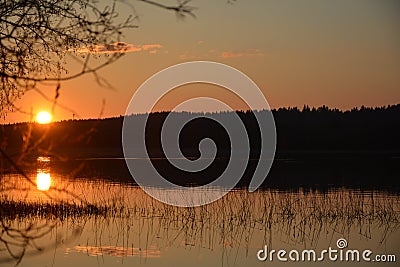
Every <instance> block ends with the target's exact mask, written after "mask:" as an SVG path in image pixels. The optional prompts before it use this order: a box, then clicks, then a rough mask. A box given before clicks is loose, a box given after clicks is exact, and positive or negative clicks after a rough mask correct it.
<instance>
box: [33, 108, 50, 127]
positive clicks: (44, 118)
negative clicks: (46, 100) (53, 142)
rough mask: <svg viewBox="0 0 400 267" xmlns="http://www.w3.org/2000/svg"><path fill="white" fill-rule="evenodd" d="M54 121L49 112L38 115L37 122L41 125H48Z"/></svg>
mask: <svg viewBox="0 0 400 267" xmlns="http://www.w3.org/2000/svg"><path fill="white" fill-rule="evenodd" d="M51 119H52V116H51V114H50V113H49V112H47V111H41V112H39V113H38V114H37V115H36V121H37V122H38V123H39V124H47V123H50V122H51Z"/></svg>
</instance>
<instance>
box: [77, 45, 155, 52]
mask: <svg viewBox="0 0 400 267" xmlns="http://www.w3.org/2000/svg"><path fill="white" fill-rule="evenodd" d="M162 47H163V46H162V45H161V44H145V45H134V44H128V43H125V42H115V43H112V44H92V45H89V46H86V47H81V48H78V49H75V50H74V51H75V52H77V53H87V54H115V53H132V52H142V51H147V50H151V51H156V49H161V48H162ZM152 53H153V54H154V52H152Z"/></svg>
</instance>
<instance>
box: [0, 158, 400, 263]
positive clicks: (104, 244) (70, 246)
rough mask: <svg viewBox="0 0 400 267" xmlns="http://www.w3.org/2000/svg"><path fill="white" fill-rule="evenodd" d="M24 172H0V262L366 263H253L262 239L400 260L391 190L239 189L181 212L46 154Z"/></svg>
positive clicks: (398, 205) (397, 204)
mask: <svg viewBox="0 0 400 267" xmlns="http://www.w3.org/2000/svg"><path fill="white" fill-rule="evenodd" d="M26 173H27V177H24V176H22V175H21V174H3V175H1V183H0V199H1V205H2V206H1V209H0V211H1V213H0V215H1V226H0V232H1V233H0V264H1V266H14V265H16V264H19V266H74V265H75V266H88V267H89V266H140V265H142V266H266V265H270V266H272V264H273V266H287V265H290V266H296V265H304V266H305V265H307V266H308V265H313V266H319V265H321V264H324V265H325V264H326V265H329V266H341V265H353V266H356V265H357V266H365V264H366V263H365V262H359V263H355V262H352V263H348V262H347V263H346V262H339V261H336V262H330V261H328V259H325V260H324V261H323V263H321V262H315V263H308V262H279V261H277V259H276V258H274V261H273V263H271V262H269V261H266V262H261V261H259V260H258V259H257V252H258V251H259V250H260V249H262V248H263V247H264V246H265V245H267V246H268V248H269V249H275V250H280V249H284V250H286V251H288V252H289V251H290V250H299V251H302V250H304V249H314V250H315V251H317V254H319V252H320V251H322V250H324V249H328V247H332V248H333V249H337V244H336V242H337V240H338V239H339V238H344V239H346V241H347V244H348V246H347V248H346V249H357V250H360V251H363V250H365V249H369V250H371V251H372V252H373V255H376V254H385V255H389V254H390V255H396V260H397V262H394V263H378V262H370V263H368V266H398V262H399V261H400V201H399V200H400V196H399V194H396V193H393V192H392V193H388V192H386V191H371V190H369V191H361V190H355V189H344V188H341V189H332V190H328V191H324V192H319V191H317V190H314V191H309V190H304V189H299V190H295V191H290V192H289V191H279V190H272V189H269V190H259V191H257V192H254V193H249V192H248V191H246V190H245V189H238V190H235V191H232V192H231V193H229V194H228V195H226V196H225V197H223V198H222V199H220V200H218V201H217V202H214V203H212V204H209V205H206V206H202V207H196V208H180V207H173V206H168V205H165V204H163V203H160V202H158V201H156V200H154V199H152V198H151V197H149V196H147V195H146V194H145V193H144V192H143V191H142V190H141V189H140V188H138V187H136V186H134V185H133V184H129V183H122V182H120V183H116V182H111V181H110V180H109V179H102V178H101V175H99V176H93V177H89V178H88V177H85V178H82V177H81V178H79V177H76V174H74V173H69V174H65V173H62V174H61V173H58V172H57V171H54V170H52V168H51V160H50V158H46V157H40V158H38V161H37V163H36V164H35V166H32V167H31V168H30V169H28V171H27V172H26ZM72 177H74V178H72ZM27 178H29V179H27ZM215 190H218V189H215ZM168 193H169V194H173V192H168ZM177 197H179V196H177Z"/></svg>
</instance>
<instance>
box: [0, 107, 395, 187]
mask: <svg viewBox="0 0 400 267" xmlns="http://www.w3.org/2000/svg"><path fill="white" fill-rule="evenodd" d="M256 112H266V111H253V112H251V111H237V112H236V113H237V114H238V115H239V117H240V118H241V120H242V121H243V123H244V125H245V127H246V130H247V132H248V136H249V140H250V156H251V159H250V161H249V162H248V165H247V168H246V171H245V173H244V175H243V176H242V179H241V180H240V182H239V184H238V185H239V186H246V185H248V182H249V181H250V180H251V178H252V175H253V173H254V170H255V168H256V166H257V164H258V155H259V153H260V146H259V144H260V132H259V129H258V126H257V121H256V119H255V115H254V114H255V113H256ZM272 112H273V115H274V118H275V124H276V131H277V149H276V154H275V159H274V163H273V165H272V168H271V171H270V173H269V175H268V177H269V178H267V179H266V180H265V182H264V184H263V186H266V187H277V188H281V189H282V188H298V187H299V186H301V187H305V188H309V187H314V186H318V187H322V188H331V187H340V186H351V187H357V188H360V187H362V188H386V189H387V188H389V189H390V190H395V191H396V190H398V188H400V180H399V179H398V166H399V161H400V140H399V136H400V104H397V105H391V106H386V107H378V108H367V107H361V108H358V109H357V108H354V109H352V110H349V111H340V110H338V109H330V108H328V107H326V106H322V107H319V108H310V107H308V106H304V107H303V108H302V109H299V108H295V107H294V108H279V109H276V110H272ZM168 115H171V116H177V117H178V118H179V117H180V118H182V119H185V120H187V119H188V118H189V119H190V118H191V117H195V116H196V115H198V113H190V112H179V113H171V114H170V113H169V112H157V113H151V114H150V115H149V117H148V120H147V128H146V145H147V151H148V153H149V156H150V158H151V160H152V163H153V165H154V166H155V167H156V169H157V171H158V172H159V173H160V174H162V175H163V177H164V178H166V179H168V180H169V181H171V182H173V183H175V184H181V185H202V184H206V183H209V182H211V181H213V180H214V179H216V178H217V177H219V175H221V174H222V172H223V171H224V169H225V168H226V166H227V164H228V163H229V156H230V140H229V135H228V134H227V132H226V131H225V130H224V128H223V127H221V126H220V125H218V123H216V122H215V121H213V120H210V119H205V118H197V119H193V120H192V121H190V122H189V123H187V124H186V125H185V126H184V127H183V129H182V131H181V132H180V136H179V143H180V149H181V151H182V153H183V155H184V156H185V157H187V158H189V159H197V158H198V157H200V151H199V148H198V147H199V143H200V141H201V140H203V139H204V138H210V139H212V140H213V141H214V143H215V144H216V147H217V154H216V158H215V159H214V161H213V162H212V164H210V165H209V166H208V167H207V168H206V169H205V170H203V171H200V172H194V173H191V172H185V171H182V170H179V169H177V168H175V167H174V166H173V165H172V164H170V163H169V161H168V160H163V158H164V157H165V155H164V153H163V149H162V146H161V128H162V126H163V122H164V120H165V119H166V118H167V116H168ZM208 115H210V117H211V118H213V117H215V118H216V117H218V116H222V117H223V118H224V120H225V121H228V122H229V120H230V118H233V117H234V115H235V114H234V113H233V112H217V113H210V114H208ZM125 119H127V120H133V123H134V122H135V120H136V121H138V122H139V121H140V120H144V119H146V116H145V115H144V114H137V115H129V116H127V117H125ZM123 121H124V117H123V116H120V117H114V118H107V119H88V120H67V121H61V122H54V123H51V124H48V125H40V124H37V123H17V124H8V125H2V126H1V127H0V138H1V142H0V143H1V145H2V151H4V152H5V153H7V155H9V156H10V157H11V158H13V159H15V160H16V162H17V164H20V165H24V164H25V163H27V162H30V161H31V162H32V164H35V161H36V158H37V157H39V156H50V157H52V170H54V171H56V172H58V173H64V174H65V175H69V176H70V175H71V174H73V175H74V176H76V177H88V178H90V177H93V176H96V177H101V178H102V179H111V180H113V181H121V182H128V183H131V182H133V180H132V177H131V175H130V173H129V171H128V169H127V167H126V164H125V162H124V161H123V160H110V158H116V159H118V158H119V159H122V158H123V157H124V154H123V150H122V137H121V136H122V126H123ZM132 138H140V133H132ZM167 145H168V144H167ZM21 155H23V156H21ZM130 156H132V157H133V158H135V157H137V158H142V157H147V155H139V154H138V155H130ZM93 158H96V159H97V160H87V159H93ZM82 160H83V162H84V164H81V163H82ZM4 166H5V165H4ZM5 167H6V166H5ZM28 168H29V167H28ZM5 169H7V168H5ZM11 169H12V168H11ZM11 171H12V170H11ZM6 172H7V171H6Z"/></svg>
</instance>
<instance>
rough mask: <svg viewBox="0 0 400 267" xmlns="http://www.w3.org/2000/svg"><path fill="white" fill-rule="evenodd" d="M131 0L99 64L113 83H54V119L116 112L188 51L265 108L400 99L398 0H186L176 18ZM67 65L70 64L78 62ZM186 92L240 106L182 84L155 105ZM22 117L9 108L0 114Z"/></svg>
mask: <svg viewBox="0 0 400 267" xmlns="http://www.w3.org/2000/svg"><path fill="white" fill-rule="evenodd" d="M165 2H167V3H168V1H165ZM169 2H171V3H172V4H173V3H175V2H174V1H169ZM134 5H135V9H136V10H137V12H138V14H139V17H140V20H139V21H137V24H138V25H139V28H138V29H131V30H127V31H126V32H125V37H124V39H123V40H122V41H123V42H125V43H126V48H127V51H129V52H128V53H126V55H125V56H124V57H123V58H122V59H120V60H119V61H117V62H116V63H114V64H113V65H111V66H108V67H106V68H105V69H103V70H101V71H100V74H101V76H102V77H103V78H105V79H107V81H108V82H109V83H111V84H112V85H113V87H114V89H110V88H102V87H100V86H99V85H98V84H97V83H96V81H95V80H94V78H93V77H92V76H90V75H88V76H84V77H81V78H78V79H75V80H72V81H68V82H65V83H63V84H62V85H61V91H60V93H61V94H60V98H59V103H61V104H62V105H63V106H66V107H68V110H65V109H62V108H60V107H57V108H56V109H55V111H54V119H55V120H61V119H71V118H72V117H73V114H75V117H79V118H97V117H99V116H102V117H110V116H119V115H121V114H124V113H125V109H126V107H127V105H128V103H129V100H130V98H131V97H132V95H133V94H134V92H135V90H136V89H137V88H138V87H139V86H140V84H141V83H143V82H144V81H145V80H146V79H148V78H149V77H150V76H151V75H153V74H155V73H156V72H158V71H160V70H162V69H164V68H166V67H168V66H171V65H174V64H177V63H182V62H186V61H192V60H210V61H216V62H221V63H224V64H227V65H230V66H233V67H235V68H237V69H239V70H240V71H242V72H244V73H245V74H247V75H248V76H249V77H250V78H251V79H253V80H254V82H256V84H257V85H258V86H259V87H260V88H261V90H262V92H263V93H264V95H265V97H266V98H267V100H268V101H269V104H270V106H271V107H273V108H277V107H281V106H300V107H301V106H303V105H304V104H308V105H310V106H321V105H328V106H330V107H337V108H340V109H349V108H352V107H354V106H361V105H366V106H382V105H388V104H395V103H400V75H399V73H400V49H398V48H399V47H400V28H399V26H398V25H400V2H399V1H390V0H385V1H372V0H353V1H348V0H339V1H314V0H307V1H286V0H281V1H266V0H253V1H244V0H239V1H237V2H236V3H235V4H234V5H230V4H227V3H226V1H223V0H215V1H193V2H192V3H191V5H194V6H197V7H199V9H197V10H195V14H196V15H197V18H196V19H192V18H187V19H186V20H184V21H181V20H178V19H177V18H176V16H175V15H174V14H173V13H171V12H168V11H165V10H161V9H158V8H156V7H152V6H148V5H146V4H143V3H134ZM119 8H120V14H121V16H126V15H128V14H130V13H131V12H132V10H131V9H130V8H127V7H126V6H124V5H122V6H120V7H119ZM96 49H98V51H100V52H104V50H107V49H106V48H104V47H102V46H96ZM68 68H69V69H70V70H71V71H72V72H73V71H74V70H77V69H78V66H76V65H74V64H68ZM54 90H55V86H54V85H51V86H44V87H42V91H43V92H45V93H46V94H47V95H49V96H50V97H52V96H53V94H54ZM194 96H210V97H216V98H218V99H220V100H224V101H225V102H228V104H232V106H233V107H234V108H240V107H241V104H240V103H239V102H238V101H237V99H236V100H235V99H234V98H232V97H231V96H229V95H226V91H224V90H223V89H221V88H219V89H218V88H217V87H212V86H209V87H207V86H204V85H203V86H196V85H191V86H184V87H183V88H179V89H177V90H175V91H174V92H172V93H171V94H170V95H169V96H168V97H167V99H164V100H163V101H161V102H160V103H159V104H158V106H157V108H158V109H160V110H169V109H171V108H173V106H174V105H175V104H178V102H179V101H184V100H185V99H187V98H190V97H194ZM168 98H169V100H168ZM229 102H230V103H229ZM16 105H17V106H20V107H21V108H23V109H24V110H25V111H28V112H29V111H31V110H32V111H33V113H37V112H39V111H41V110H51V107H52V103H50V102H48V101H46V100H45V99H43V98H42V97H41V96H40V95H38V94H37V93H35V92H28V93H26V94H25V95H24V96H23V97H22V98H21V100H19V101H18V102H17V103H16ZM203 108H204V111H207V110H210V109H211V110H212V107H203ZM30 117H31V116H29V115H26V114H21V113H18V112H14V113H9V114H8V115H7V117H6V118H5V120H2V121H1V122H2V123H8V122H17V121H29V120H30Z"/></svg>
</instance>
